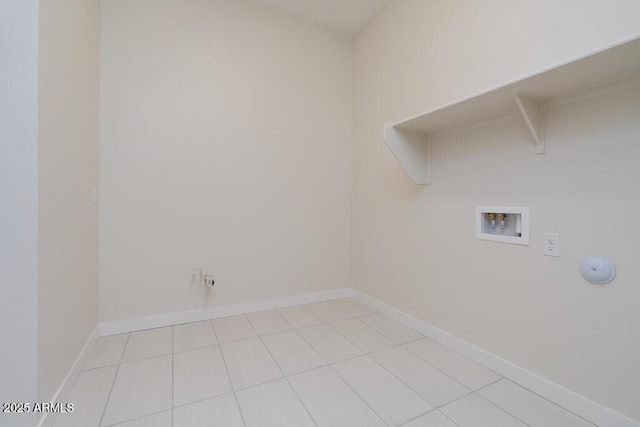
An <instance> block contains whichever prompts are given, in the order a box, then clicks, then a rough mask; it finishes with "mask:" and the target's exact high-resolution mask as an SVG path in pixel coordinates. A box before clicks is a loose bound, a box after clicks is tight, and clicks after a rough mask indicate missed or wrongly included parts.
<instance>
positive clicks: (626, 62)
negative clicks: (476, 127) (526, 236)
mask: <svg viewBox="0 0 640 427" xmlns="http://www.w3.org/2000/svg"><path fill="white" fill-rule="evenodd" d="M636 74H640V37H638V36H636V37H634V38H632V39H627V40H624V41H622V42H618V43H615V44H613V45H610V46H607V47H605V48H604V49H599V50H597V51H592V52H589V53H587V54H585V55H582V56H579V57H576V58H572V59H570V60H568V61H565V62H563V63H560V64H557V65H554V66H552V67H549V68H546V69H543V70H540V71H537V72H535V73H532V74H529V75H527V76H524V77H522V78H519V79H517V80H514V81H512V82H508V83H506V84H504V85H501V86H498V87H495V88H493V89H490V90H488V91H484V92H481V93H479V94H477V95H474V96H471V97H469V98H466V99H463V100H461V101H458V102H454V103H451V104H448V105H445V106H443V107H440V108H437V109H434V110H431V111H428V112H426V113H423V114H419V115H416V116H414V117H411V118H409V119H406V120H402V121H400V122H397V123H387V124H386V125H385V130H384V136H385V141H386V142H387V145H388V146H389V148H390V149H391V151H392V152H393V154H394V155H395V156H396V157H397V158H398V160H399V161H400V163H401V164H402V166H403V167H404V168H405V170H406V171H407V174H409V176H410V177H411V179H412V180H413V181H414V182H415V183H416V184H430V183H431V164H430V163H431V147H430V145H431V143H430V136H431V135H434V134H437V133H441V132H443V131H446V130H451V129H454V128H457V127H461V126H465V125H469V124H472V123H475V122H480V121H482V120H486V119H489V118H492V117H497V116H502V115H504V114H508V113H512V112H513V111H520V113H521V114H522V116H523V119H524V120H525V122H526V123H527V126H528V128H529V130H530V132H531V135H532V139H533V142H534V143H535V148H536V153H538V154H543V153H544V105H545V103H546V102H548V101H549V100H551V99H554V98H558V97H561V96H565V95H569V94H573V93H576V92H580V91H583V90H586V89H590V88H593V87H595V86H598V85H601V84H604V83H607V82H612V81H615V80H620V79H624V78H627V77H631V76H634V75H636Z"/></svg>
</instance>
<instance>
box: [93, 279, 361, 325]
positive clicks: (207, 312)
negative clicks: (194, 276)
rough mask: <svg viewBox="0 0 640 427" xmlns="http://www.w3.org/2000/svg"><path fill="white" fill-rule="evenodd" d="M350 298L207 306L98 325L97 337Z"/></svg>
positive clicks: (336, 294) (317, 296) (335, 293)
mask: <svg viewBox="0 0 640 427" xmlns="http://www.w3.org/2000/svg"><path fill="white" fill-rule="evenodd" d="M349 296H351V289H348V288H344V289H336V290H331V291H324V292H313V293H309V294H302V295H294V296H290V297H283V298H274V299H269V300H262V301H254V302H249V303H244V304H235V305H226V306H221V307H209V308H203V309H197V310H187V311H179V312H175V313H167V314H160V315H155V316H145V317H138V318H135V319H127V320H118V321H114V322H103V323H101V324H100V332H99V334H100V336H106V335H116V334H123V333H126V332H134V331H142V330H145V329H153V328H161V327H164V326H171V325H179V324H182V323H191V322H199V321H201V320H209V319H217V318H220V317H227V316H235V315H238V314H246V313H253V312H255V311H264V310H274V309H276V308H284V307H291V306H294V305H300V304H311V303H314V302H322V301H329V300H332V299H338V298H347V297H349Z"/></svg>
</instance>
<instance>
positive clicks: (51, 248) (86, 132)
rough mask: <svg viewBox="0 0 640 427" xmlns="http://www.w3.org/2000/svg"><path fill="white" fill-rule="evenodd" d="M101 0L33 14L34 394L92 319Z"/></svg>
mask: <svg viewBox="0 0 640 427" xmlns="http://www.w3.org/2000/svg"><path fill="white" fill-rule="evenodd" d="M99 12H100V8H99V0H90V1H87V0H42V1H40V19H39V65H38V70H39V74H38V83H39V89H38V93H39V101H38V125H39V137H38V139H39V147H38V149H39V194H38V203H39V224H38V225H39V236H38V239H39V263H38V264H39V265H38V268H39V277H38V299H39V306H38V395H39V399H40V400H41V401H48V400H49V399H51V398H52V397H53V395H54V393H55V392H56V390H57V389H58V387H59V386H60V385H61V383H62V380H63V379H64V377H65V375H66V374H67V372H68V371H69V369H70V368H71V366H72V364H73V363H74V361H75V359H76V357H77V356H78V354H79V352H80V350H81V349H82V347H83V345H84V344H85V342H86V341H87V338H88V337H89V335H90V334H91V333H92V331H93V330H94V328H95V327H96V324H97V322H98V253H97V249H98V243H97V242H98V209H97V206H95V205H93V186H94V185H96V184H97V180H98V89H99V82H98V73H99V48H100V46H99V40H100V39H99V24H100V22H99Z"/></svg>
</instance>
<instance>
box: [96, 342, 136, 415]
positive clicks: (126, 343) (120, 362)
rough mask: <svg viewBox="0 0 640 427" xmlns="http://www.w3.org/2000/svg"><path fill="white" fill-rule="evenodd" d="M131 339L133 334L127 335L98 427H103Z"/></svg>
mask: <svg viewBox="0 0 640 427" xmlns="http://www.w3.org/2000/svg"><path fill="white" fill-rule="evenodd" d="M130 337H131V333H129V334H127V340H126V342H125V343H124V347H123V348H122V353H120V361H119V362H118V367H117V368H116V373H115V375H114V376H113V381H112V382H111V387H110V388H109V395H108V396H107V400H106V402H105V403H104V408H103V409H102V415H101V416H100V423H99V424H98V426H102V423H103V421H104V415H105V414H106V412H107V407H108V406H109V401H110V400H111V393H112V392H113V387H114V386H115V384H116V380H117V379H118V373H119V372H120V365H121V364H122V358H123V357H124V353H125V351H126V349H127V346H128V345H129V338H130Z"/></svg>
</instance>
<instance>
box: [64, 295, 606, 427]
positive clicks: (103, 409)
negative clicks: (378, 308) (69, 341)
mask: <svg viewBox="0 0 640 427" xmlns="http://www.w3.org/2000/svg"><path fill="white" fill-rule="evenodd" d="M69 401H70V402H73V403H74V404H75V412H73V413H69V414H60V415H58V418H57V419H56V421H55V427H111V426H119V427H205V426H206V427H215V426H220V427H234V426H239V427H242V426H246V427H253V426H258V427H269V426H274V427H286V426H292V427H298V426H300V427H304V426H318V427H325V426H326V427H340V426H345V427H358V426H362V427H375V426H383V427H384V426H406V427H455V426H462V427H481V426H491V427H508V426H527V425H528V426H533V427H548V426H554V427H565V426H567V427H573V426H593V424H591V423H589V422H587V421H585V420H584V419H582V418H580V417H578V416H576V415H574V414H572V413H570V412H568V411H566V410H565V409H563V408H561V407H560V406H558V405H555V404H554V403H552V402H550V401H548V400H546V399H543V398H542V397H540V396H538V395H536V394H534V393H531V392H530V391H528V390H526V389H524V388H522V387H520V386H519V385H517V384H514V383H513V382H511V381H509V380H507V379H504V378H502V377H501V376H500V375H498V374H496V373H495V372H492V371H490V370H488V369H486V368H484V367H483V366H481V365H479V364H477V363H475V362H473V361H471V360H469V359H467V358H466V357H464V356H461V355H460V354H458V353H456V352H454V351H452V350H450V349H448V348H445V347H443V346H441V345H440V344H438V343H436V342H434V341H431V340H430V339H428V338H425V337H423V336H422V335H420V334H419V333H418V332H416V331H414V330H412V329H410V328H408V327H406V326H404V325H402V324H400V323H398V322H396V321H395V320H392V319H390V318H389V317H387V316H385V315H383V314H381V313H378V312H375V311H374V310H372V309H371V308H369V307H367V306H365V305H363V304H361V303H359V302H358V301H356V300H353V299H349V298H347V299H341V300H335V301H330V302H322V303H317V304H310V305H307V306H298V307H290V308H285V309H280V310H271V311H264V312H259V313H251V314H248V315H246V316H244V315H243V316H232V317H227V318H223V319H214V320H212V321H205V322H196V323H189V324H186V325H177V326H173V327H167V328H158V329H152V330H148V331H140V332H133V333H131V334H123V335H115V336H110V337H103V338H100V339H99V340H98V343H97V345H96V346H95V348H94V350H93V353H92V354H91V355H90V357H89V358H88V360H87V363H86V366H85V368H84V371H83V372H82V373H81V374H80V376H79V378H78V380H77V382H76V384H75V386H74V387H73V389H72V391H71V395H70V396H69Z"/></svg>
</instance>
